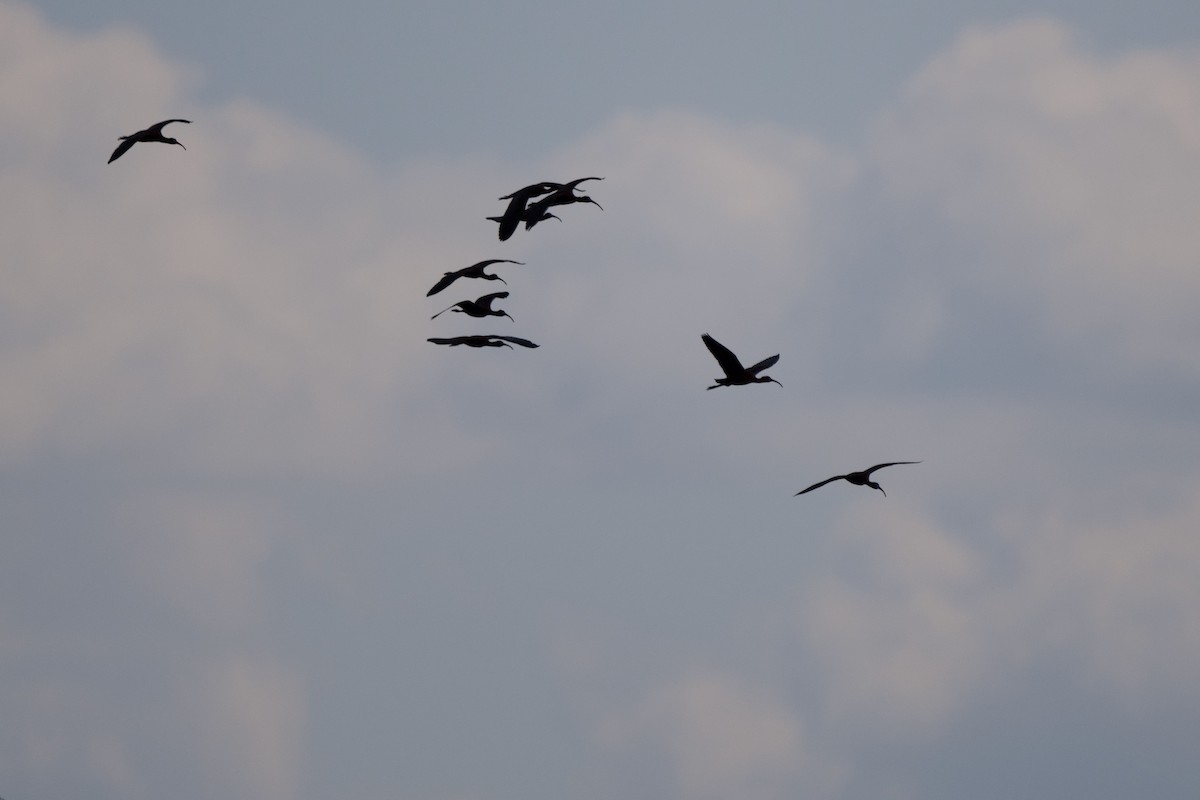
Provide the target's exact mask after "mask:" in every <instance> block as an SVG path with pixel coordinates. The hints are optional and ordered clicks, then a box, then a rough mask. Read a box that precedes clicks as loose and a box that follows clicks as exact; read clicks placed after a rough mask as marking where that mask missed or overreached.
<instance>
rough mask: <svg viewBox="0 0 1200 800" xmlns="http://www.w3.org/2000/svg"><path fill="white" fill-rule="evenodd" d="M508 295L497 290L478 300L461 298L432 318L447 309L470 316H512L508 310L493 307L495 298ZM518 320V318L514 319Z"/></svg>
mask: <svg viewBox="0 0 1200 800" xmlns="http://www.w3.org/2000/svg"><path fill="white" fill-rule="evenodd" d="M505 297H508V292H495V293H493V294H485V295H484V296H483V297H480V298H478V299H476V300H459V301H458V302H457V303H455V304H454V305H452V306H450V307H449V308H443V309H442V310H441V311H439V312H437V313H436V314H434V315H433V316H432V317H430V319H437V318H438V317H440V316H441V315H442V314H445V313H446V312H447V311H457V312H459V313H460V314H466V315H467V316H469V317H508V318H509V319H512V316H511V315H509V314H508V312H506V311H500V310H499V309H494V308H492V301H493V300H500V299H503V298H505ZM513 322H516V320H513Z"/></svg>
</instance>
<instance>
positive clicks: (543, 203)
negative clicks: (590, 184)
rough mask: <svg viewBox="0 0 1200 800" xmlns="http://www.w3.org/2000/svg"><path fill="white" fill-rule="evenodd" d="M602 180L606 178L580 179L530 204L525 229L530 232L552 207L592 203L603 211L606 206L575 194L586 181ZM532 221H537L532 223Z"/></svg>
mask: <svg viewBox="0 0 1200 800" xmlns="http://www.w3.org/2000/svg"><path fill="white" fill-rule="evenodd" d="M602 180H604V178H578V179H576V180H573V181H571V182H570V183H563V184H560V185H559V186H558V187H557V188H556V189H554V191H552V192H550V193H549V194H547V195H546V196H545V197H542V198H540V199H538V200H535V201H534V202H532V203H530V204H529V207H528V208H526V209H525V214H526V220H525V229H526V230H528V229H529V228H532V227H533V226H534V225H536V224H537V223H538V222H540V221H541V218H542V216H543V215H544V214H546V213H547V211H546V209H548V208H550V207H551V206H565V205H570V204H571V203H591V204H592V205H594V206H596V207H597V208H599V209H600V210H601V211H603V210H604V206H602V205H600V204H599V203H597V202H596V201H595V200H593V199H592V198H590V197H588V196H587V195H584V194H575V189H576V188H577V187H578V186H579V184H581V183H583V182H584V181H602ZM530 219H533V220H535V221H533V222H531V221H530Z"/></svg>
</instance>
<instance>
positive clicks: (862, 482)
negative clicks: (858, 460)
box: [792, 461, 921, 497]
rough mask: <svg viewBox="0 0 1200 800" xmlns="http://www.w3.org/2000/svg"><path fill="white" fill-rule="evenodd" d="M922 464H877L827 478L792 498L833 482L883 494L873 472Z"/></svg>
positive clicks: (892, 462)
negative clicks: (869, 489)
mask: <svg viewBox="0 0 1200 800" xmlns="http://www.w3.org/2000/svg"><path fill="white" fill-rule="evenodd" d="M920 463H921V462H920V461H888V462H887V463H885V464H876V465H875V466H873V467H871V468H870V469H864V470H863V471H862V472H848V473H846V474H845V475H834V476H833V477H832V478H826V479H825V480H823V481H821V482H820V483H814V484H813V485H812V486H810V487H808V488H807V489H801V490H800V491H798V492H796V493H795V494H794V495H792V497H799V496H800V495H802V494H804V493H806V492H811V491H812V490H813V489H819V488H821V487H822V486H824V485H825V484H827V483H832V482H833V481H846V482H847V483H852V484H854V485H855V486H870V487H871V488H872V489H878V490H879V491H881V492H883V487H882V486H880V485H879V484H878V483H876V482H875V481H873V480H871V473H872V472H874V471H875V470H877V469H883V468H884V467H894V466H896V465H897V464H920ZM883 496H884V497H887V492H883Z"/></svg>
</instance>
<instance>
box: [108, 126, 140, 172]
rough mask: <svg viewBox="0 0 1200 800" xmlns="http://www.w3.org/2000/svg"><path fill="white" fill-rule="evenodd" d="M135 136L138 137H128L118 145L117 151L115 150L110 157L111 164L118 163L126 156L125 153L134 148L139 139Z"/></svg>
mask: <svg viewBox="0 0 1200 800" xmlns="http://www.w3.org/2000/svg"><path fill="white" fill-rule="evenodd" d="M134 136H137V134H136V133H135V134H133V135H132V136H126V137H125V138H124V139H122V140H121V143H120V144H119V145H117V149H116V150H113V153H112V155H111V156H109V157H108V163H109V164H111V163H112V162H114V161H116V160H117V159H118V158H120V157H121V156H123V155H125V151H126V150H128V149H129V148H131V147H133V145H134V143H135V142H137V139H135V138H134Z"/></svg>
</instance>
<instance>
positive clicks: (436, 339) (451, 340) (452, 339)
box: [425, 336, 467, 346]
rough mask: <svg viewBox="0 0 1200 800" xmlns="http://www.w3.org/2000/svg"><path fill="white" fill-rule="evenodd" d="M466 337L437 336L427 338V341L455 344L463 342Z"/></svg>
mask: <svg viewBox="0 0 1200 800" xmlns="http://www.w3.org/2000/svg"><path fill="white" fill-rule="evenodd" d="M466 338H467V337H465V336H451V337H450V338H449V339H445V338H441V337H437V336H435V337H433V338H431V339H426V340H425V341H427V342H433V343H434V344H448V345H451V346H453V345H456V344H462V343H463V340H465V339H466Z"/></svg>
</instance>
